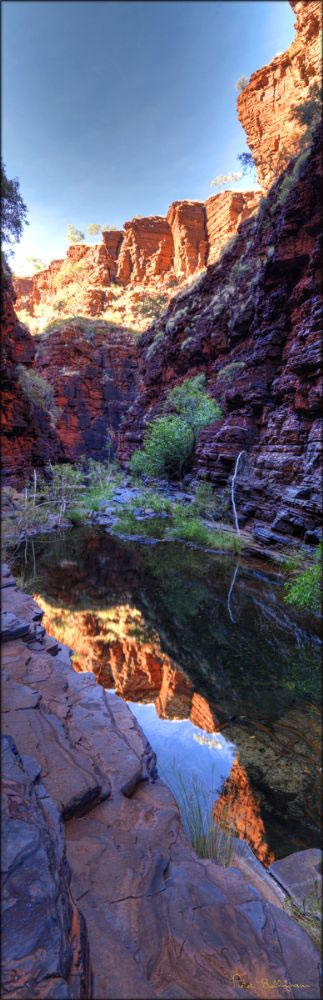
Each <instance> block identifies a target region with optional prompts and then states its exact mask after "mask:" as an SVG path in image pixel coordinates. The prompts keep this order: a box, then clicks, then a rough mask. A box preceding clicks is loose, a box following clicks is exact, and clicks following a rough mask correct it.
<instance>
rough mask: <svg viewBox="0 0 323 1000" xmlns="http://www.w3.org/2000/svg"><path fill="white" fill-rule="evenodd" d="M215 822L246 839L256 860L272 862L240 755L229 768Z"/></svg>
mask: <svg viewBox="0 0 323 1000" xmlns="http://www.w3.org/2000/svg"><path fill="white" fill-rule="evenodd" d="M213 818H214V821H215V823H220V824H221V826H222V827H223V828H224V829H225V828H226V824H227V828H228V832H230V829H231V832H232V831H233V829H234V835H235V836H236V837H240V838H241V839H242V840H247V841H248V843H249V844H250V847H251V848H252V850H253V851H254V853H255V854H256V856H257V858H259V861H261V862H262V864H263V865H265V866H266V867H267V866H268V865H270V864H272V862H273V861H274V859H275V855H274V853H273V852H272V851H270V850H269V847H268V844H267V841H266V833H265V825H264V822H263V819H262V816H261V803H260V802H259V800H258V799H257V797H256V796H255V794H254V792H253V790H252V788H251V785H250V781H249V778H248V775H247V772H246V770H245V768H244V767H242V766H241V764H240V763H239V756H238V757H237V758H236V760H235V761H234V764H233V766H232V768H231V772H230V777H229V778H228V779H227V781H226V783H225V788H224V792H223V794H222V795H221V796H220V798H219V799H218V800H217V802H216V803H215V806H214V809H213Z"/></svg>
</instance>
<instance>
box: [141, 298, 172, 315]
mask: <svg viewBox="0 0 323 1000" xmlns="http://www.w3.org/2000/svg"><path fill="white" fill-rule="evenodd" d="M167 304H168V297H167V295H146V298H145V300H144V302H142V303H141V305H140V306H139V308H138V312H139V313H140V315H141V316H147V319H151V320H153V319H158V318H159V316H161V314H162V313H163V312H165V309H166V307H167Z"/></svg>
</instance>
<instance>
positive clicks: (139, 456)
mask: <svg viewBox="0 0 323 1000" xmlns="http://www.w3.org/2000/svg"><path fill="white" fill-rule="evenodd" d="M204 386H205V376H204V375H197V376H196V378H191V379H185V381H184V382H182V383H181V385H178V386H175V388H174V389H171V390H170V391H169V392H168V393H167V395H166V399H165V401H164V405H163V413H162V415H161V416H159V417H156V418H155V420H152V421H149V423H148V430H147V431H146V434H145V438H144V447H143V449H142V450H141V451H136V452H135V453H134V455H133V456H132V458H131V463H130V466H131V471H132V472H133V473H134V474H135V475H138V474H139V475H148V476H158V475H163V474H165V473H166V475H170V476H179V478H182V476H183V472H184V468H185V466H186V465H187V464H188V462H189V460H191V459H192V457H193V454H194V452H195V448H196V445H197V442H198V439H199V436H200V433H201V431H202V430H203V428H204V427H207V426H208V425H209V424H211V423H213V421H214V420H218V419H219V418H220V416H221V411H220V408H219V406H218V404H217V403H216V402H215V400H213V399H212V398H211V396H209V395H208V393H207V392H206V391H205V389H204Z"/></svg>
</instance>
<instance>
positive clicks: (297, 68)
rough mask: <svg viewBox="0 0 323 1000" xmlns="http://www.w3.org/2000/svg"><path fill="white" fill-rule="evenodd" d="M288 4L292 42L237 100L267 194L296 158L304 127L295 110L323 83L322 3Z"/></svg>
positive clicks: (293, 0)
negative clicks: (293, 33) (292, 15)
mask: <svg viewBox="0 0 323 1000" xmlns="http://www.w3.org/2000/svg"><path fill="white" fill-rule="evenodd" d="M289 2H290V4H291V7H292V8H293V11H294V13H295V15H296V38H295V40H294V41H293V42H292V44H291V45H290V46H289V48H288V49H287V50H286V52H283V53H280V54H279V55H277V56H276V57H275V59H273V61H272V62H271V63H269V64H268V65H267V66H263V67H262V68H261V69H259V70H257V71H256V73H252V76H251V77H250V81H249V83H248V86H247V87H245V89H244V90H243V91H242V93H241V94H240V96H239V98H238V116H239V119H240V122H241V124H242V126H243V128H244V130H245V132H246V136H247V143H248V146H249V147H250V149H251V151H252V154H253V158H254V161H255V163H256V167H257V173H258V179H259V183H260V184H261V186H262V187H263V189H264V190H265V191H268V189H269V188H270V187H271V185H272V183H273V181H274V179H275V177H277V175H278V174H280V173H281V171H282V170H283V169H284V167H285V166H286V162H287V161H288V159H289V158H290V157H291V156H293V155H295V153H296V152H297V149H298V145H299V140H300V138H301V136H302V134H303V132H304V126H302V125H300V123H299V122H298V121H297V119H295V117H294V115H293V111H294V109H295V107H297V105H299V104H303V103H304V102H306V101H307V100H308V99H309V96H310V90H311V87H312V86H313V84H315V83H316V84H318V85H319V86H320V82H321V58H322V55H321V46H322V41H321V38H322V5H321V3H320V0H307V2H306V3H304V0H289Z"/></svg>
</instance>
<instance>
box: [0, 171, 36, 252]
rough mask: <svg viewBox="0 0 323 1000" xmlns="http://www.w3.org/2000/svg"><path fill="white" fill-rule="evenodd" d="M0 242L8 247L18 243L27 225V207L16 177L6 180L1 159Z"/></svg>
mask: <svg viewBox="0 0 323 1000" xmlns="http://www.w3.org/2000/svg"><path fill="white" fill-rule="evenodd" d="M1 202H2V206H1V242H2V243H5V244H7V246H8V247H9V250H8V251H7V252H8V253H10V254H11V253H12V252H13V251H12V250H10V247H11V246H12V245H13V244H14V243H19V240H20V239H21V237H22V231H23V227H24V226H28V225H29V222H27V208H26V205H25V202H24V201H23V198H22V197H21V194H20V190H19V181H18V179H17V177H14V179H13V180H11V181H10V180H8V177H7V175H6V170H5V165H4V163H3V162H2V160H1Z"/></svg>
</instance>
